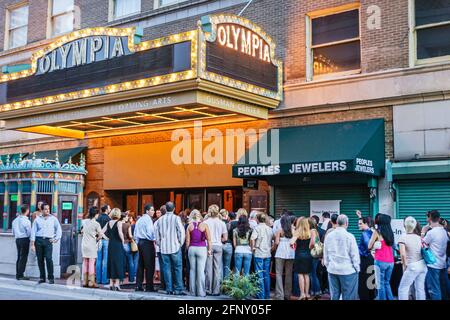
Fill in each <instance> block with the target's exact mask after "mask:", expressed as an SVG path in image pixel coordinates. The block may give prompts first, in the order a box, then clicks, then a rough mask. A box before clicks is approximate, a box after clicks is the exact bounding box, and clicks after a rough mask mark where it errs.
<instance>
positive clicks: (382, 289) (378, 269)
mask: <svg viewBox="0 0 450 320" xmlns="http://www.w3.org/2000/svg"><path fill="white" fill-rule="evenodd" d="M393 245H394V232H392V228H391V217H390V216H388V215H386V214H382V213H379V214H377V215H376V216H375V231H374V232H373V234H372V238H371V239H370V241H369V249H370V250H372V249H375V279H376V284H377V298H376V300H394V296H393V295H392V290H391V284H390V281H391V276H392V271H393V270H394V251H393V248H392V246H393Z"/></svg>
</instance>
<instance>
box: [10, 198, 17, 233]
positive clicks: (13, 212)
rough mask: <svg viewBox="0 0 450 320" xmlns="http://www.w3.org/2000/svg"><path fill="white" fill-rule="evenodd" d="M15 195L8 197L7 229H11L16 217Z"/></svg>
mask: <svg viewBox="0 0 450 320" xmlns="http://www.w3.org/2000/svg"><path fill="white" fill-rule="evenodd" d="M17 200H18V198H17V194H12V195H10V196H9V212H8V217H9V219H8V229H11V228H12V222H13V220H14V219H15V218H16V216H17Z"/></svg>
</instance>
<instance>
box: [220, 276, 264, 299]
mask: <svg viewBox="0 0 450 320" xmlns="http://www.w3.org/2000/svg"><path fill="white" fill-rule="evenodd" d="M259 281H260V279H259V277H258V274H257V273H252V274H249V275H246V276H244V275H240V274H239V275H236V274H234V273H230V275H229V276H228V277H227V278H226V279H225V280H223V282H222V289H223V291H224V293H225V294H226V295H228V296H230V297H232V298H233V299H236V300H243V299H249V298H250V297H253V296H255V295H256V294H258V293H259V292H260V291H261V288H260V286H259Z"/></svg>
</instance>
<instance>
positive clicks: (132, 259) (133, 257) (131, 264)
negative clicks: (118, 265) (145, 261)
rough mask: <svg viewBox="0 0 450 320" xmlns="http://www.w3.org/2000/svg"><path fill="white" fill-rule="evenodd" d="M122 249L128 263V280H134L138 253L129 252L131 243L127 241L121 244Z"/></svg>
mask: <svg viewBox="0 0 450 320" xmlns="http://www.w3.org/2000/svg"><path fill="white" fill-rule="evenodd" d="M123 250H124V251H125V258H126V262H127V265H128V281H129V282H134V281H135V280H136V272H137V267H138V259H139V254H138V253H137V252H131V245H130V244H129V243H125V244H124V245H123Z"/></svg>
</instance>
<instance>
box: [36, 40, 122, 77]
mask: <svg viewBox="0 0 450 320" xmlns="http://www.w3.org/2000/svg"><path fill="white" fill-rule="evenodd" d="M127 43H128V38H127V37H123V36H90V37H85V38H81V39H77V40H73V41H71V42H68V43H66V44H64V45H62V46H60V47H58V48H56V49H54V50H52V51H50V52H49V53H47V54H46V55H45V56H43V57H42V58H40V59H38V63H37V68H38V69H37V74H45V73H49V72H53V71H56V70H63V69H67V68H71V67H78V66H82V65H85V64H89V63H94V62H97V61H102V60H108V59H113V58H116V57H121V56H123V55H125V54H129V53H130V52H129V50H128V47H127Z"/></svg>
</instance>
